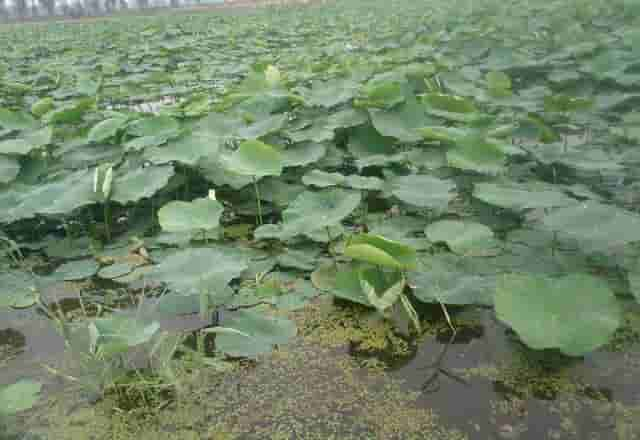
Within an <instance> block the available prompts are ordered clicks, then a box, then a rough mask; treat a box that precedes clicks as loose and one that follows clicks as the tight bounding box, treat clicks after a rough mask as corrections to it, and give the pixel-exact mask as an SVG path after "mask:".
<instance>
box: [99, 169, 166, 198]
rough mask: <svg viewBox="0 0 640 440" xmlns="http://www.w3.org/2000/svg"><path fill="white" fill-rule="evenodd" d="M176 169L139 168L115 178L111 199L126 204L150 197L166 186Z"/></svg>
mask: <svg viewBox="0 0 640 440" xmlns="http://www.w3.org/2000/svg"><path fill="white" fill-rule="evenodd" d="M174 174H175V171H174V169H173V166H155V167H145V168H137V169H134V170H131V171H128V172H126V173H124V174H121V175H118V176H117V177H116V178H115V179H114V184H113V187H114V189H113V194H111V200H113V201H115V202H119V203H122V204H126V203H129V202H137V201H138V200H140V199H144V198H149V197H151V196H153V195H154V194H155V193H156V192H158V191H160V190H161V189H162V188H164V187H165V186H166V185H167V184H168V183H169V179H170V178H171V177H173V175H174Z"/></svg>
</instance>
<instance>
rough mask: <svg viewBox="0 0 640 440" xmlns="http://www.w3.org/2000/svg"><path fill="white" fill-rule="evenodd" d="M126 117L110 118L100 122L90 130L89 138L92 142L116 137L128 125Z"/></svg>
mask: <svg viewBox="0 0 640 440" xmlns="http://www.w3.org/2000/svg"><path fill="white" fill-rule="evenodd" d="M126 123H127V120H126V118H109V119H105V120H104V121H102V122H98V123H97V124H96V125H94V126H93V127H92V128H91V130H90V131H89V135H88V136H87V140H88V141H89V142H91V143H97V142H104V141H106V140H109V139H111V138H113V137H115V135H116V134H118V132H119V131H120V130H122V129H123V128H124V126H125V125H126Z"/></svg>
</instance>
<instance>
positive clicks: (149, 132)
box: [127, 115, 180, 136]
mask: <svg viewBox="0 0 640 440" xmlns="http://www.w3.org/2000/svg"><path fill="white" fill-rule="evenodd" d="M179 130H180V124H179V123H178V121H176V120H175V119H173V118H172V117H170V116H166V115H159V116H152V117H149V118H143V119H138V120H137V121H134V122H132V123H131V124H129V126H128V127H127V133H128V134H130V135H132V136H161V135H170V136H172V135H175V134H176V133H178V131H179Z"/></svg>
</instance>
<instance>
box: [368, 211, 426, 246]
mask: <svg viewBox="0 0 640 440" xmlns="http://www.w3.org/2000/svg"><path fill="white" fill-rule="evenodd" d="M424 225H425V219H424V218H420V217H409V216H406V215H396V216H392V217H387V216H380V217H379V218H376V217H374V216H373V215H372V214H369V216H368V217H367V226H368V227H369V233H371V234H374V235H381V236H383V237H386V238H387V239H389V240H394V241H397V242H399V243H402V244H405V245H407V246H410V247H412V248H413V249H416V250H424V249H427V248H428V247H429V244H428V243H427V241H426V240H425V239H424V238H423V237H418V234H420V235H421V234H422V233H423V231H424Z"/></svg>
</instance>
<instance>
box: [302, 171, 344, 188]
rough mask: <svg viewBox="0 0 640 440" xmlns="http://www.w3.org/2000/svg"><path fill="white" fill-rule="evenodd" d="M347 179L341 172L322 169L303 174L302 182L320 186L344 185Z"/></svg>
mask: <svg viewBox="0 0 640 440" xmlns="http://www.w3.org/2000/svg"><path fill="white" fill-rule="evenodd" d="M345 180H346V179H345V176H343V175H342V174H340V173H327V172H326V171H321V170H311V171H309V172H308V173H307V174H305V175H304V176H302V183H304V184H305V185H312V186H317V187H318V188H327V187H329V186H341V185H344V183H345Z"/></svg>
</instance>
